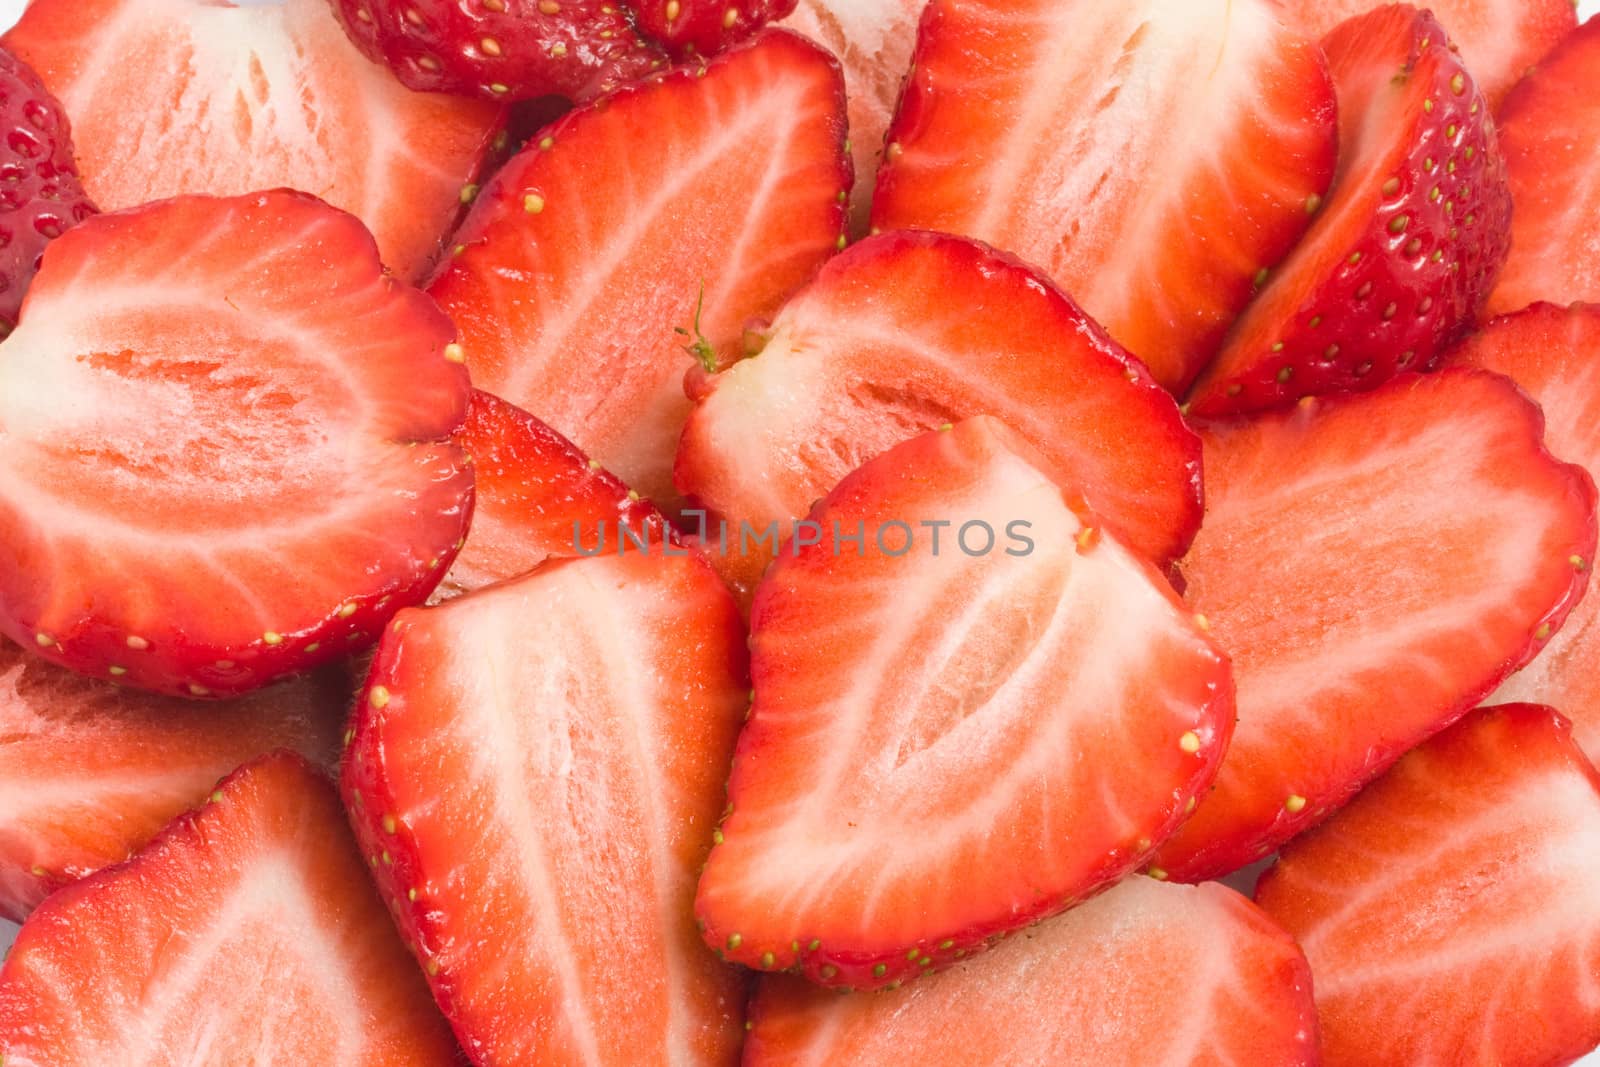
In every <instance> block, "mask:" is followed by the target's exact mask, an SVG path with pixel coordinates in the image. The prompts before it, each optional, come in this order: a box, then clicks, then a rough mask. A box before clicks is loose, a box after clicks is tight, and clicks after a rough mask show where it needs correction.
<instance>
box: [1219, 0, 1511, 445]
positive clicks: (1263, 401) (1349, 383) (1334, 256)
mask: <svg viewBox="0 0 1600 1067" xmlns="http://www.w3.org/2000/svg"><path fill="white" fill-rule="evenodd" d="M1323 47H1324V49H1326V51H1327V55H1328V64H1329V66H1330V67H1331V68H1332V70H1333V79H1334V84H1335V86H1336V87H1337V89H1338V92H1339V128H1340V140H1341V143H1342V144H1343V146H1344V147H1343V152H1342V155H1341V158H1340V161H1339V174H1338V177H1337V178H1336V179H1335V181H1334V185H1333V192H1332V193H1331V194H1330V196H1329V197H1328V200H1327V203H1325V204H1323V205H1322V206H1321V209H1320V212H1319V214H1318V216H1317V220H1316V222H1315V223H1313V224H1312V227H1311V230H1310V231H1309V232H1308V233H1307V234H1306V236H1305V240H1303V241H1302V242H1301V243H1300V244H1299V245H1298V246H1296V247H1295V250H1294V252H1293V253H1292V254H1291V255H1290V256H1289V258H1288V259H1287V260H1285V261H1284V263H1283V265H1282V266H1281V267H1279V268H1277V269H1276V270H1274V271H1273V272H1272V273H1271V275H1270V276H1269V279H1268V280H1267V282H1266V285H1265V287H1264V288H1263V289H1262V290H1261V293H1260V295H1259V296H1257V297H1256V299H1255V301H1254V302H1253V303H1252V304H1251V305H1250V307H1249V308H1248V309H1247V310H1246V311H1245V313H1244V315H1243V316H1242V317H1241V318H1240V319H1239V321H1238V322H1237V323H1235V324H1234V327H1233V331H1232V332H1231V333H1230V334H1229V335H1228V340H1227V343H1226V345H1224V346H1223V349H1222V352H1221V354H1219V355H1218V356H1217V360H1216V362H1215V363H1213V364H1212V365H1211V366H1210V367H1208V368H1207V369H1206V371H1205V373H1204V374H1203V375H1201V377H1200V380H1199V381H1198V382H1196V383H1195V387H1194V392H1193V393H1192V394H1191V396H1190V408H1191V410H1192V411H1193V412H1194V413H1195V414H1197V415H1204V416H1218V415H1228V414H1233V413H1237V412H1244V411H1256V410H1261V409H1264V408H1272V407H1283V406H1286V405H1288V404H1292V403H1293V402H1294V401H1295V400H1297V399H1299V398H1300V397H1302V396H1316V395H1321V394H1324V393H1332V392H1343V391H1347V390H1365V389H1374V388H1376V387H1377V386H1379V385H1381V384H1383V383H1384V382H1385V381H1388V380H1389V379H1390V378H1393V377H1394V376H1395V375H1396V374H1398V373H1399V372H1400V371H1403V370H1405V369H1407V368H1417V369H1421V368H1424V367H1428V366H1430V365H1432V364H1433V363H1434V361H1435V358H1436V357H1437V356H1438V355H1439V353H1440V352H1441V351H1443V349H1444V348H1445V347H1446V346H1448V345H1449V344H1450V343H1451V342H1452V341H1454V340H1455V339H1456V338H1457V337H1459V336H1460V335H1461V332H1462V331H1463V330H1464V329H1465V328H1466V327H1467V325H1468V323H1469V322H1470V321H1471V319H1472V316H1473V315H1474V314H1475V313H1476V311H1477V309H1478V306H1479V305H1480V304H1481V303H1482V302H1483V298H1484V297H1485V296H1487V295H1488V292H1489V288H1490V286H1491V285H1493V283H1494V279H1495V275H1496V274H1497V273H1498V272H1499V270H1500V265H1501V263H1503V262H1504V260H1505V256H1506V247H1507V244H1508V242H1509V236H1508V235H1509V232H1510V231H1509V226H1510V213H1511V199H1510V196H1509V195H1508V194H1507V192H1506V174H1505V164H1504V163H1503V162H1502V160H1501V158H1500V152H1499V150H1498V148H1497V147H1496V145H1495V136H1494V126H1493V124H1492V123H1491V121H1490V119H1489V107H1488V104H1487V103H1486V102H1485V100H1484V98H1483V94H1482V93H1481V92H1479V91H1478V88H1477V86H1476V85H1475V84H1474V82H1473V80H1472V75H1471V74H1469V73H1467V71H1466V68H1464V67H1463V66H1462V65H1461V58H1460V57H1459V56H1458V55H1456V53H1455V52H1454V51H1453V50H1452V49H1451V48H1450V41H1449V39H1448V38H1447V37H1446V36H1445V32H1444V30H1443V29H1442V28H1441V27H1440V25H1439V23H1438V22H1437V21H1435V19H1434V18H1433V16H1432V15H1430V14H1428V13H1427V12H1419V11H1417V10H1416V9H1415V8H1412V7H1410V6H1408V5H1405V4H1391V5H1389V6H1387V7H1383V8H1379V9H1378V10H1375V11H1373V12H1372V13H1371V14H1369V15H1363V16H1361V17H1359V18H1354V19H1351V20H1350V21H1349V22H1346V23H1343V24H1342V25H1340V26H1339V28H1338V29H1336V30H1335V31H1334V32H1333V33H1331V34H1329V35H1328V37H1327V38H1326V39H1325V40H1324V41H1323Z"/></svg>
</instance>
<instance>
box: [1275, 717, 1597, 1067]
mask: <svg viewBox="0 0 1600 1067" xmlns="http://www.w3.org/2000/svg"><path fill="white" fill-rule="evenodd" d="M1597 879H1600V774H1596V773H1595V770H1594V767H1593V766H1592V765H1591V764H1590V763H1589V761H1588V760H1587V759H1585V758H1584V756H1583V754H1582V753H1581V752H1579V751H1578V747H1577V745H1575V744H1574V743H1573V741H1572V736H1571V734H1570V733H1569V731H1568V727H1567V723H1566V720H1564V719H1562V718H1561V716H1560V715H1558V714H1556V713H1555V712H1554V711H1552V710H1550V709H1549V708H1544V707H1537V706H1534V705H1527V704H1512V705H1506V706H1504V707H1496V708H1487V709H1485V710H1483V711H1480V712H1477V713H1475V714H1474V715H1472V716H1471V717H1470V718H1468V719H1466V720H1463V721H1462V722H1460V723H1458V724H1457V725H1455V726H1454V727H1452V728H1451V729H1449V730H1447V731H1446V732H1444V733H1443V734H1441V735H1439V736H1438V737H1436V738H1434V739H1433V740H1432V741H1430V742H1428V743H1427V744H1426V745H1424V746H1422V747H1421V748H1419V749H1417V750H1416V751H1415V752H1412V753H1410V754H1409V755H1407V756H1406V757H1405V758H1404V759H1403V760H1401V761H1400V762H1399V763H1398V764H1396V765H1395V767H1394V769H1393V770H1392V771H1390V772H1389V773H1388V774H1387V775H1385V776H1384V777H1383V778H1382V779H1380V780H1379V781H1378V782H1376V783H1374V784H1373V785H1372V786H1370V787H1368V788H1367V790H1366V791H1365V792H1363V793H1362V794H1361V796H1359V797H1357V798H1356V800H1355V801H1354V802H1353V803H1352V804H1351V805H1350V806H1349V807H1348V808H1346V809H1345V810H1344V811H1342V812H1340V813H1339V814H1338V815H1337V816H1335V817H1334V818H1333V819H1331V820H1330V821H1329V822H1328V823H1327V825H1325V826H1323V827H1321V828H1319V829H1318V830H1316V831H1315V832H1313V833H1310V834H1307V835H1306V836H1305V837H1303V838H1301V839H1300V840H1298V841H1295V842H1293V843H1292V844H1290V845H1289V846H1288V847H1287V848H1285V849H1284V851H1283V856H1282V858H1281V859H1279V861H1278V863H1277V865H1276V866H1274V867H1273V868H1272V870H1270V871H1269V872H1268V873H1267V874H1266V875H1265V876H1264V877H1263V879H1262V881H1261V884H1260V886H1259V887H1258V889H1257V895H1256V899H1257V901H1258V902H1259V903H1260V904H1261V906H1262V907H1263V908H1264V909H1266V911H1267V913H1268V914H1269V915H1271V916H1272V917H1273V918H1274V919H1276V920H1278V922H1280V923H1282V924H1283V926H1284V928H1285V929H1287V930H1288V931H1289V932H1290V933H1291V934H1293V935H1294V936H1295V938H1296V939H1297V940H1298V941H1299V942H1300V944H1301V945H1303V946H1304V947H1305V951H1306V956H1307V957H1309V959H1310V961H1311V967H1312V969H1313V970H1314V971H1315V973H1316V1000H1317V1010H1318V1013H1319V1014H1320V1015H1321V1018H1322V1053H1323V1062H1324V1063H1325V1064H1326V1065H1327V1067H1346V1065H1349V1067H1356V1065H1359V1067H1412V1065H1413V1064H1424V1063H1437V1064H1495V1065H1498V1067H1541V1065H1544V1064H1560V1063H1571V1062H1572V1061H1573V1060H1574V1059H1575V1058H1577V1057H1579V1056H1582V1055H1583V1054H1584V1053H1585V1052H1588V1051H1589V1050H1590V1049H1592V1048H1594V1047H1595V1045H1596V1044H1597V1043H1600V923H1597V921H1596V917H1595V911H1594V887H1595V882H1596V880H1597Z"/></svg>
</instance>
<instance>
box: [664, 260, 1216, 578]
mask: <svg viewBox="0 0 1600 1067" xmlns="http://www.w3.org/2000/svg"><path fill="white" fill-rule="evenodd" d="M691 385H692V387H693V392H694V393H695V394H696V395H697V402H696V404H695V408H694V411H693V413H692V414H691V415H690V417H689V422H688V425H687V427H686V428H685V430H684V434H683V440H682V443H681V445H680V447H679V452H678V462H677V470H676V472H675V474H676V477H677V481H678V487H679V488H680V489H681V490H682V491H683V492H684V493H686V494H688V495H689V496H691V497H692V498H694V499H695V500H697V501H698V502H700V503H701V504H703V505H705V506H706V507H707V508H708V509H709V510H710V511H711V512H712V513H714V516H715V517H716V518H717V520H718V521H720V520H727V521H728V523H729V525H728V527H727V533H728V536H727V547H726V548H724V547H723V544H722V540H723V539H722V537H721V528H720V527H719V526H716V524H715V523H708V533H710V534H711V535H712V536H708V538H707V540H708V542H709V541H710V540H712V537H713V536H714V537H715V539H716V541H717V544H716V546H715V547H713V546H711V545H710V544H708V545H707V548H708V550H710V551H711V552H712V555H713V556H715V557H718V558H719V559H720V564H719V565H720V566H721V569H722V570H723V571H724V572H725V575H726V576H727V577H728V578H729V579H730V580H731V581H732V582H733V583H734V585H735V586H736V587H738V588H740V589H741V590H743V591H744V592H745V593H746V594H748V592H749V591H750V590H751V589H752V588H753V587H754V585H755V583H756V581H757V580H758V579H759V578H760V576H761V572H762V570H764V569H765V567H766V564H767V562H768V561H769V560H770V559H771V557H772V553H773V552H774V551H775V550H776V548H777V540H778V538H777V535H776V534H775V535H774V536H773V538H772V539H771V541H770V542H769V543H768V544H767V545H766V546H763V545H761V544H760V543H757V542H756V537H757V536H758V535H760V534H761V533H763V532H764V531H765V530H766V529H767V528H768V526H769V524H777V525H778V526H779V527H780V530H781V528H782V526H783V524H785V523H788V522H791V521H792V520H794V519H797V518H799V517H800V516H803V515H804V514H805V513H806V511H807V510H809V509H810V507H811V505H812V504H813V503H814V502H815V501H816V500H817V499H818V498H819V497H821V496H822V495H823V494H824V493H826V492H828V490H830V489H832V488H833V487H834V486H835V485H836V484H838V481H839V479H840V478H842V477H844V476H845V475H846V474H848V473H849V472H850V471H851V470H853V469H855V468H856V467H857V466H859V465H860V464H861V463H863V462H865V461H866V460H869V459H871V458H872V457H874V456H876V455H879V454H880V453H882V452H883V451H884V450H885V449H888V448H889V447H891V446H893V445H896V444H899V443H900V442H902V441H904V440H906V439H907V438H909V437H913V436H915V435H916V434H918V433H920V432H922V431H924V430H931V429H935V428H937V427H939V426H941V425H943V424H945V423H948V422H952V421H955V420H958V419H962V418H966V417H968V416H972V415H984V414H988V415H995V416H998V417H1000V418H1002V419H1004V420H1005V421H1006V422H1007V424H1009V425H1010V426H1011V427H1012V428H1014V429H1015V430H1016V431H1017V432H1018V433H1020V434H1021V435H1022V436H1023V437H1024V438H1026V439H1027V440H1028V442H1029V443H1030V444H1032V445H1033V447H1035V448H1037V449H1039V450H1040V451H1041V452H1043V453H1044V455H1045V457H1046V458H1047V460H1048V461H1049V464H1050V469H1051V470H1052V472H1053V473H1055V474H1057V475H1059V477H1060V480H1062V481H1063V482H1064V483H1066V484H1070V485H1072V486H1074V487H1076V488H1077V489H1078V490H1079V491H1081V492H1082V493H1083V495H1084V496H1085V497H1086V498H1087V499H1088V502H1089V505H1090V506H1091V507H1093V508H1094V509H1095V511H1096V512H1097V513H1098V514H1100V515H1101V516H1103V517H1104V519H1105V520H1106V522H1107V523H1108V524H1110V525H1111V526H1112V527H1113V528H1114V529H1115V530H1117V531H1118V533H1119V535H1120V536H1121V537H1122V538H1123V539H1124V540H1125V541H1126V542H1127V543H1128V544H1129V545H1130V546H1131V547H1133V548H1134V549H1136V550H1137V551H1139V552H1142V553H1145V554H1147V555H1149V556H1150V557H1152V558H1154V559H1156V560H1160V561H1165V560H1168V559H1171V558H1174V557H1176V556H1179V555H1181V554H1182V553H1183V550H1184V548H1185V547H1186V546H1187V545H1188V543H1189V540H1190V538H1192V537H1193V536H1194V531H1195V529H1196V527H1197V526H1198V525H1199V523H1200V510H1201V509H1200V463H1199V459H1200V456H1199V442H1198V440H1197V439H1196V438H1195V436H1194V434H1193V433H1191V432H1190V430H1189V429H1188V427H1186V426H1185V425H1184V423H1183V418H1182V416H1180V415H1179V414H1178V408H1177V404H1176V403H1175V402H1174V401H1173V400H1172V398H1171V397H1170V396H1169V395H1167V393H1166V392H1165V391H1164V390H1163V389H1161V388H1160V386H1158V385H1157V384H1156V383H1155V382H1153V381H1152V380H1151V379H1150V376H1149V375H1148V374H1147V373H1146V372H1145V370H1144V368H1143V366H1141V365H1140V364H1139V363H1138V362H1137V361H1136V360H1133V359H1130V358H1129V357H1128V354H1127V353H1126V352H1124V351H1123V350H1122V349H1121V348H1120V347H1119V346H1118V345H1117V344H1116V343H1115V342H1113V341H1112V340H1111V339H1110V338H1108V337H1106V335H1105V333H1104V331H1102V330H1101V329H1100V328H1099V327H1098V326H1096V325H1095V324H1094V322H1093V321H1092V320H1090V319H1089V317H1088V316H1086V315H1085V314H1084V313H1083V312H1082V311H1081V310H1079V308H1078V307H1077V305H1075V304H1074V303H1073V302H1072V301H1071V300H1070V299H1069V298H1068V297H1066V296H1065V295H1063V294H1062V292H1061V291H1060V290H1059V289H1057V288H1056V287H1055V286H1053V285H1052V284H1050V282H1049V281H1048V280H1047V279H1045V278H1043V277H1042V276H1040V275H1039V274H1038V273H1037V272H1036V271H1034V270H1031V269H1030V268H1028V267H1025V266H1023V265H1022V264H1020V263H1018V262H1017V261H1016V260H1015V259H1012V258H1011V257H1010V256H1007V255H1004V254H1002V253H998V252H995V251H994V250H992V249H989V248H987V247H985V246H983V245H980V244H978V243H977V242H974V241H968V240H966V239H964V238H959V237H947V236H943V235H938V234H927V233H910V232H904V233H890V234H883V235H881V236H878V237H873V238H869V239H867V240H865V241H863V242H861V243H860V244H858V245H855V246H854V247H852V248H850V249H849V250H848V251H846V252H844V253H843V254H842V255H840V256H838V257H837V258H836V259H834V260H833V261H832V262H830V263H829V264H828V265H827V266H826V267H825V268H823V271H822V273H821V274H820V275H819V276H818V278H817V280H816V281H815V282H814V283H813V284H812V285H811V286H809V287H808V288H806V289H805V290H803V291H802V292H801V293H799V294H798V295H797V296H796V297H795V298H794V299H793V300H791V301H790V302H789V303H788V305H787V306H785V307H784V309H783V311H782V313H781V314H780V315H779V316H778V318H777V320H776V322H774V323H773V326H772V330H771V336H770V338H769V339H768V340H767V341H766V342H765V348H764V349H763V350H762V352H761V354H760V355H759V356H758V357H756V358H754V359H747V360H744V361H743V362H740V363H736V364H734V365H733V366H732V367H729V368H728V369H727V370H725V371H724V372H722V373H721V374H718V375H716V376H715V377H712V378H710V379H707V380H704V381H696V382H693V383H691ZM741 522H742V523H744V524H746V525H745V528H741V527H740V525H739V524H740V523H741ZM745 534H748V535H749V536H742V535H745Z"/></svg>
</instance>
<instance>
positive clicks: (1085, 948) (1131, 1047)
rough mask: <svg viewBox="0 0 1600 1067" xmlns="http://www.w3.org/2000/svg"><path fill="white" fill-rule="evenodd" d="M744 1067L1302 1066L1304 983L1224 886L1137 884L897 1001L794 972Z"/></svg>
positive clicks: (760, 1015) (768, 983) (1277, 933)
mask: <svg viewBox="0 0 1600 1067" xmlns="http://www.w3.org/2000/svg"><path fill="white" fill-rule="evenodd" d="M750 1015H751V1027H750V1036H749V1037H748V1038H747V1039H746V1040H745V1056H744V1067H802V1065H808V1064H813V1065H820V1064H827V1065H829V1067H865V1065H868V1064H871V1065H873V1067H922V1065H927V1064H938V1065H939V1067H993V1065H995V1064H1019V1065H1020V1064H1051V1065H1052V1067H1193V1065H1196V1064H1253V1065H1260V1067H1266V1065H1269V1064H1270V1065H1271V1067H1309V1065H1311V1064H1316V1063H1318V1059H1317V1017H1316V1011H1315V1009H1314V1008H1313V1006H1312V1001H1311V971H1310V969H1309V968H1308V967H1307V966H1306V961H1305V957H1304V956H1303V955H1301V952H1300V949H1299V948H1298V947H1297V946H1296V945H1295V943H1294V941H1292V940H1291V939H1290V938H1289V935H1287V934H1285V933H1284V932H1283V931H1282V930H1280V929H1278V928H1277V927H1276V926H1275V925H1273V923H1272V922H1271V921H1270V920H1268V919H1267V918H1266V916H1264V915H1262V914H1261V912H1260V910H1259V909H1257V908H1256V907H1255V906H1254V905H1252V904H1251V903H1250V902H1249V901H1247V900H1246V899H1245V898H1243V897H1241V896H1240V895H1239V894H1238V893H1235V892H1234V891H1233V890H1231V889H1226V888H1224V887H1223V886H1220V885H1201V886H1175V885H1163V884H1161V883H1160V882H1157V881H1154V880H1152V879H1149V878H1130V879H1128V880H1127V881H1125V882H1123V883H1122V884H1120V885H1118V886H1117V887H1116V888H1114V889H1112V890H1111V891H1110V892H1108V893H1106V894H1105V895H1104V896H1101V897H1099V898H1097V899H1095V900H1093V901H1090V902H1089V903H1087V904H1085V905H1083V907H1081V908H1078V909H1076V910H1075V911H1072V912H1069V913H1068V914H1066V915H1063V916H1061V917H1060V918H1057V919H1052V920H1050V921H1049V922H1047V923H1044V924H1042V925H1040V926H1038V927H1037V928H1035V929H1033V930H1028V931H1026V932H1025V933H1022V934H1019V935H1018V936H1016V937H1013V938H1010V939H1008V940H1007V941H1006V942H1005V943H1004V944H1002V945H999V946H997V947H996V948H995V949H994V951H992V952H989V953H986V954H985V955H983V956H981V957H979V958H977V959H972V960H965V961H963V962H961V963H958V964H956V965H955V966H953V967H952V968H951V969H950V970H948V971H946V972H943V973H941V974H935V975H933V976H931V977H929V978H927V979H925V980H923V981H920V982H917V983H916V984H915V985H912V986H910V987H908V988H906V989H902V990H899V991H897V992H894V993H879V994H868V993H857V994H853V995H851V996H845V997H841V996H839V995H837V994H835V993H830V992H828V991H826V990H822V989H818V988H817V987H816V986H814V985H811V984H809V983H807V982H803V981H801V980H799V979H798V978H793V977H789V976H783V977H771V978H764V979H762V981H761V985H760V987H759V988H758V990H757V992H756V995H755V999H754V1001H753V1002H752V1004H751V1009H750Z"/></svg>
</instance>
